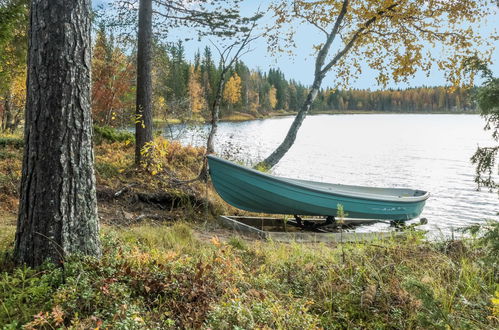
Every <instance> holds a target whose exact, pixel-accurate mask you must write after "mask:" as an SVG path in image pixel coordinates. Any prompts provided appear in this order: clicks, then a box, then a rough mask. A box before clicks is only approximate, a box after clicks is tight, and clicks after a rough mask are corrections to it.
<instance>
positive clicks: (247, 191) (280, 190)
mask: <svg viewBox="0 0 499 330" xmlns="http://www.w3.org/2000/svg"><path fill="white" fill-rule="evenodd" d="M207 158H208V165H209V172H210V176H211V179H212V182H213V185H214V187H215V189H216V191H217V193H218V194H219V195H220V196H221V197H222V199H223V200H225V201H226V202H227V203H229V204H230V205H232V206H234V207H237V208H239V209H242V210H246V211H250V212H258V213H267V214H292V215H305V216H326V217H335V216H337V215H338V210H339V209H342V212H343V213H344V215H345V216H348V217H349V218H358V219H376V220H391V221H397V222H403V221H407V220H410V219H414V218H416V217H418V216H419V215H420V214H421V212H422V211H423V207H424V205H425V202H426V200H427V199H428V197H429V196H430V194H429V193H428V192H426V191H422V190H413V189H404V188H376V187H363V186H351V185H342V184H331V183H323V182H315V181H306V180H298V179H290V178H284V177H278V176H273V175H270V174H267V173H263V172H260V171H256V170H254V169H251V168H248V167H244V166H241V165H238V164H235V163H233V162H230V161H227V160H225V159H222V158H219V157H216V156H213V155H208V156H207Z"/></svg>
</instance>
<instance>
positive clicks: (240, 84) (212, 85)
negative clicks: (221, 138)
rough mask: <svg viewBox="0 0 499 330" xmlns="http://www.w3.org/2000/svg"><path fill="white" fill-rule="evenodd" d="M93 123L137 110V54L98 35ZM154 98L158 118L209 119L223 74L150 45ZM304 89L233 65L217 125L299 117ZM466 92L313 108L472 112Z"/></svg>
mask: <svg viewBox="0 0 499 330" xmlns="http://www.w3.org/2000/svg"><path fill="white" fill-rule="evenodd" d="M93 54H94V55H93V56H94V58H93V93H92V94H93V95H92V97H93V102H92V108H93V112H94V120H95V121H96V122H97V123H98V124H104V125H112V126H113V125H121V124H125V123H126V121H129V120H130V118H133V113H134V111H135V99H134V93H135V80H134V77H135V73H134V72H135V67H134V66H135V54H133V53H132V54H131V55H126V53H125V50H124V49H123V48H121V47H120V45H119V44H118V43H117V42H115V41H114V39H113V38H112V36H111V35H109V34H108V33H107V32H106V30H105V29H104V28H103V27H101V28H99V30H98V32H97V35H96V41H95V43H94V52H93ZM153 59H154V65H153V97H154V112H155V113H154V116H155V118H157V119H163V120H166V119H170V120H171V119H191V118H195V119H199V120H207V119H209V118H210V114H211V112H210V105H211V104H213V101H214V98H215V93H216V90H215V89H216V86H217V82H218V80H219V78H220V73H221V67H220V65H218V64H216V59H215V56H214V54H213V52H212V49H211V48H210V47H206V48H205V49H204V50H203V51H198V52H196V54H195V56H194V60H193V61H192V62H191V61H188V60H187V59H186V54H185V48H184V45H183V44H182V43H181V42H178V43H175V44H159V43H156V44H155V45H154V58H153ZM307 92H308V87H307V86H305V85H303V84H302V83H300V82H297V81H295V80H292V79H286V77H285V76H284V74H283V72H282V71H281V70H280V69H278V68H271V69H270V70H268V71H267V72H263V71H261V70H259V69H257V70H254V69H250V68H248V66H246V64H245V63H244V61H239V62H237V63H236V65H235V66H234V68H233V69H232V70H231V72H230V73H229V78H228V81H227V83H226V85H225V89H224V93H223V100H222V106H221V118H222V119H229V120H230V119H233V120H244V119H251V118H261V117H265V116H269V115H272V114H275V113H279V112H281V113H292V112H295V111H298V110H299V108H300V106H301V105H303V103H304V101H305V98H306V96H307ZM471 93H472V91H471V90H466V89H463V88H456V89H451V88H448V87H443V86H440V87H418V88H408V89H388V90H361V89H350V90H341V89H332V88H325V89H322V90H321V91H320V93H319V95H318V96H317V98H316V100H315V102H314V103H313V105H312V109H311V112H312V113H321V112H349V111H353V112H415V113H418V112H422V113H427V112H439V113H441V112H474V111H475V110H476V107H475V105H474V104H473V102H472V101H471V100H470V99H471V98H470V94H471Z"/></svg>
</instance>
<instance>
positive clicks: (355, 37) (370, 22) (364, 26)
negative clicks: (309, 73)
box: [321, 3, 399, 74]
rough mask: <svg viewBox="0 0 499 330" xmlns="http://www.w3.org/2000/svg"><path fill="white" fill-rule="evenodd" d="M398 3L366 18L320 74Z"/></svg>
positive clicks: (329, 68) (328, 68) (327, 69)
mask: <svg viewBox="0 0 499 330" xmlns="http://www.w3.org/2000/svg"><path fill="white" fill-rule="evenodd" d="M398 5H399V3H394V4H392V5H390V6H388V7H387V8H386V9H383V10H380V11H378V12H377V13H376V16H374V17H372V18H370V19H369V20H367V21H366V22H365V23H364V24H362V26H361V27H360V28H359V29H358V30H357V31H356V32H355V33H354V35H353V36H352V38H351V39H350V41H349V42H348V43H347V44H346V45H345V47H343V49H342V50H341V51H340V52H338V53H337V54H336V56H334V58H333V59H332V60H331V61H330V62H329V63H328V64H327V65H326V66H325V67H324V69H322V70H321V73H322V74H325V73H326V72H328V71H329V70H331V68H332V67H333V66H334V65H335V64H336V63H337V62H338V61H339V60H340V59H341V58H342V57H343V56H344V55H345V54H346V53H348V51H349V50H350V49H351V48H352V47H353V45H354V44H355V42H356V41H357V40H358V39H359V38H360V36H361V35H362V33H364V31H365V30H367V29H368V28H369V27H370V26H371V25H373V24H374V23H376V21H378V19H379V18H381V17H383V15H384V14H386V13H388V12H390V11H393V9H394V8H395V7H397V6H398Z"/></svg>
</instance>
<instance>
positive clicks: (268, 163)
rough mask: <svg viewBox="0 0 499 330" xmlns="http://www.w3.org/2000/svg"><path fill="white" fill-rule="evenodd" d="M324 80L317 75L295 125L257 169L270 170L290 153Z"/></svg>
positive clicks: (322, 76) (292, 125)
mask: <svg viewBox="0 0 499 330" xmlns="http://www.w3.org/2000/svg"><path fill="white" fill-rule="evenodd" d="M323 79H324V75H323V74H318V75H316V77H315V80H314V83H313V84H312V87H311V88H310V91H309V92H308V95H307V98H306V99H305V102H304V103H303V105H302V106H301V108H300V110H299V111H298V113H297V114H296V117H295V119H294V120H293V123H292V124H291V126H290V127H289V130H288V133H287V134H286V137H285V138H284V140H283V141H282V142H281V144H280V145H279V146H278V147H277V148H276V149H275V150H274V152H272V153H271V154H270V155H269V156H268V157H267V158H265V160H263V161H262V162H260V163H258V164H257V165H256V166H255V168H264V169H270V168H272V167H274V166H275V165H276V164H277V163H279V161H280V160H281V159H282V157H284V155H285V154H286V153H287V152H288V150H289V149H290V148H291V146H292V145H293V143H294V142H295V140H296V135H297V134H298V130H299V129H300V127H301V124H302V123H303V120H304V119H305V117H306V116H307V114H308V112H309V111H310V107H311V106H312V103H313V102H314V100H315V98H316V97H317V93H318V92H319V89H320V87H321V84H322V80H323Z"/></svg>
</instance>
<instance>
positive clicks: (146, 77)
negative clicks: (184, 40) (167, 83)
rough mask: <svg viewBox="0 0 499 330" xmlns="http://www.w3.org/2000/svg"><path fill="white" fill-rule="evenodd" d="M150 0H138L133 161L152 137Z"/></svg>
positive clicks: (138, 162) (139, 155) (140, 155)
mask: <svg viewBox="0 0 499 330" xmlns="http://www.w3.org/2000/svg"><path fill="white" fill-rule="evenodd" d="M151 52H152V0H140V3H139V31H138V36H137V108H136V112H135V113H136V123H135V163H136V164H137V165H138V164H140V162H141V160H142V154H141V151H142V148H143V147H144V145H145V144H146V143H147V142H150V141H152V139H153V126H152V78H151V70H152V56H151Z"/></svg>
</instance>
